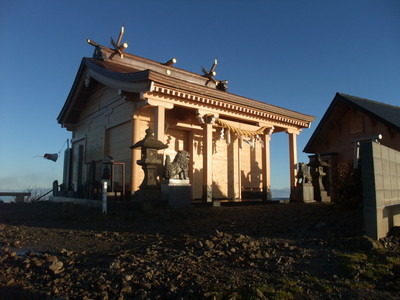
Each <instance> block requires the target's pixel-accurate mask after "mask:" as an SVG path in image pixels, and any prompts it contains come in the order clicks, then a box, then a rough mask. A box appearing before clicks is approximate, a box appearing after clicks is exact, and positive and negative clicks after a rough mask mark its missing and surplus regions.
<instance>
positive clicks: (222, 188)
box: [212, 130, 228, 199]
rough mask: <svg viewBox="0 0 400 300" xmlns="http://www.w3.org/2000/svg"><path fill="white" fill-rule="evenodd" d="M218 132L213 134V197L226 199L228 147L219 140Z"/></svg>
mask: <svg viewBox="0 0 400 300" xmlns="http://www.w3.org/2000/svg"><path fill="white" fill-rule="evenodd" d="M219 131H220V130H218V131H217V132H214V134H213V141H214V142H213V157H212V160H213V197H214V198H215V199H226V198H228V145H227V143H226V141H225V140H219Z"/></svg>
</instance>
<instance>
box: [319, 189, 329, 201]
mask: <svg viewBox="0 0 400 300" xmlns="http://www.w3.org/2000/svg"><path fill="white" fill-rule="evenodd" d="M320 193H321V202H331V197H330V196H328V192H327V191H325V190H323V191H321V192H320Z"/></svg>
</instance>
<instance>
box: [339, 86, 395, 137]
mask: <svg viewBox="0 0 400 300" xmlns="http://www.w3.org/2000/svg"><path fill="white" fill-rule="evenodd" d="M335 98H340V100H341V101H344V102H346V103H347V104H349V105H351V106H353V107H354V108H357V109H359V110H361V111H363V112H364V113H366V114H368V115H370V116H372V117H374V118H375V119H377V120H379V121H380V122H382V123H384V124H386V125H389V126H391V127H394V128H396V129H397V130H400V107H398V106H394V105H389V104H386V103H382V102H377V101H373V100H368V99H363V98H359V97H355V96H351V95H346V94H341V93H337V94H336V97H335Z"/></svg>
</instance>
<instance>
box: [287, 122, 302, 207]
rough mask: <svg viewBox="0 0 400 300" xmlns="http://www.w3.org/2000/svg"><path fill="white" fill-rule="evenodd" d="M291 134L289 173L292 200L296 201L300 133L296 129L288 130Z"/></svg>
mask: <svg viewBox="0 0 400 300" xmlns="http://www.w3.org/2000/svg"><path fill="white" fill-rule="evenodd" d="M286 133H288V134H289V164H290V165H289V172H290V200H295V196H296V175H297V139H296V136H297V135H298V134H299V133H300V132H299V130H296V129H286Z"/></svg>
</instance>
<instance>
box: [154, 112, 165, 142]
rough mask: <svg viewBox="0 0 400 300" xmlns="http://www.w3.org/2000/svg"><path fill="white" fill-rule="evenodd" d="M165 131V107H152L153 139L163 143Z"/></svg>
mask: <svg viewBox="0 0 400 300" xmlns="http://www.w3.org/2000/svg"><path fill="white" fill-rule="evenodd" d="M164 131H165V107H164V106H161V105H158V106H155V107H154V137H155V138H156V139H157V140H159V141H161V142H163V143H164Z"/></svg>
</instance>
